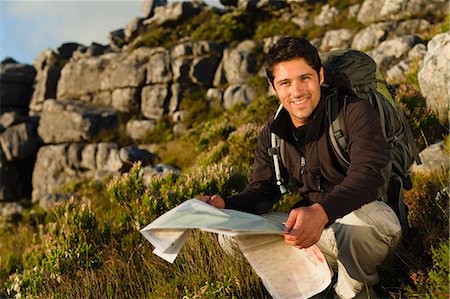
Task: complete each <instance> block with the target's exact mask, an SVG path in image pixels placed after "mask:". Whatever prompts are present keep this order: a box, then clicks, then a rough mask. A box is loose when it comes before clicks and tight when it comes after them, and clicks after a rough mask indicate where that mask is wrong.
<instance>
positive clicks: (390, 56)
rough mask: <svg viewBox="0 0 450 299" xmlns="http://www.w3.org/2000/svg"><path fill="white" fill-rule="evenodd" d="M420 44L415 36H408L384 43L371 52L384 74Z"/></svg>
mask: <svg viewBox="0 0 450 299" xmlns="http://www.w3.org/2000/svg"><path fill="white" fill-rule="evenodd" d="M419 42H420V39H419V38H418V37H417V36H414V35H406V36H402V37H398V38H395V39H391V40H386V41H384V42H382V43H381V44H380V45H379V46H378V47H377V48H376V49H374V50H373V51H371V52H370V56H372V58H373V60H375V62H376V63H377V65H378V67H379V68H380V70H381V71H382V72H385V71H386V70H387V69H389V67H390V66H392V65H394V64H396V63H398V62H399V61H400V60H401V59H402V58H405V57H406V56H407V54H408V52H409V51H410V50H411V49H412V48H413V47H414V46H415V45H416V44H417V43H419Z"/></svg>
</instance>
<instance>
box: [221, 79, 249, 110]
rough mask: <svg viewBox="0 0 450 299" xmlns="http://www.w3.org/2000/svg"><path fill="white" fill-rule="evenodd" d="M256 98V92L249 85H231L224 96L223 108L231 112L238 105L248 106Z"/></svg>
mask: <svg viewBox="0 0 450 299" xmlns="http://www.w3.org/2000/svg"><path fill="white" fill-rule="evenodd" d="M255 97H256V91H255V90H254V89H252V88H250V87H249V86H247V85H245V84H244V85H239V84H234V85H230V86H229V87H228V88H227V89H226V90H225V92H224V94H223V107H224V108H225V109H226V110H230V109H232V108H233V107H235V106H236V105H238V104H244V105H247V104H248V103H250V102H251V101H253V100H254V98H255Z"/></svg>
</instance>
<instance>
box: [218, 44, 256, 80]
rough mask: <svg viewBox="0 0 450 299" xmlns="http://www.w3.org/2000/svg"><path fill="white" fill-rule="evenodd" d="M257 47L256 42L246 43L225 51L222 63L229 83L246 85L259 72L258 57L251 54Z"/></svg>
mask: <svg viewBox="0 0 450 299" xmlns="http://www.w3.org/2000/svg"><path fill="white" fill-rule="evenodd" d="M255 46H256V42H253V41H244V42H241V43H240V44H239V45H238V46H237V47H236V48H234V49H229V48H228V49H225V51H224V53H223V59H222V62H223V69H224V72H225V78H226V80H227V82H228V83H230V84H242V83H245V82H247V80H248V79H249V78H250V77H251V76H252V75H253V74H254V73H256V72H257V71H258V69H257V66H256V56H255V54H254V53H252V52H251V51H252V50H253V48H254V47H255Z"/></svg>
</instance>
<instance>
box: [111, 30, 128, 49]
mask: <svg viewBox="0 0 450 299" xmlns="http://www.w3.org/2000/svg"><path fill="white" fill-rule="evenodd" d="M108 39H109V45H110V46H111V49H113V50H120V49H122V47H123V46H124V45H125V44H126V42H125V30H124V29H117V30H114V31H111V32H110V33H109V35H108Z"/></svg>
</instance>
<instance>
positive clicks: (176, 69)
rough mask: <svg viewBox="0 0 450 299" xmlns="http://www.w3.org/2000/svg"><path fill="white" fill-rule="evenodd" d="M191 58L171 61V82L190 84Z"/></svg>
mask: <svg viewBox="0 0 450 299" xmlns="http://www.w3.org/2000/svg"><path fill="white" fill-rule="evenodd" d="M192 60H193V58H188V57H179V58H176V59H174V60H172V73H173V81H175V82H181V83H190V82H191V77H190V74H189V73H190V70H191V64H192Z"/></svg>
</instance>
